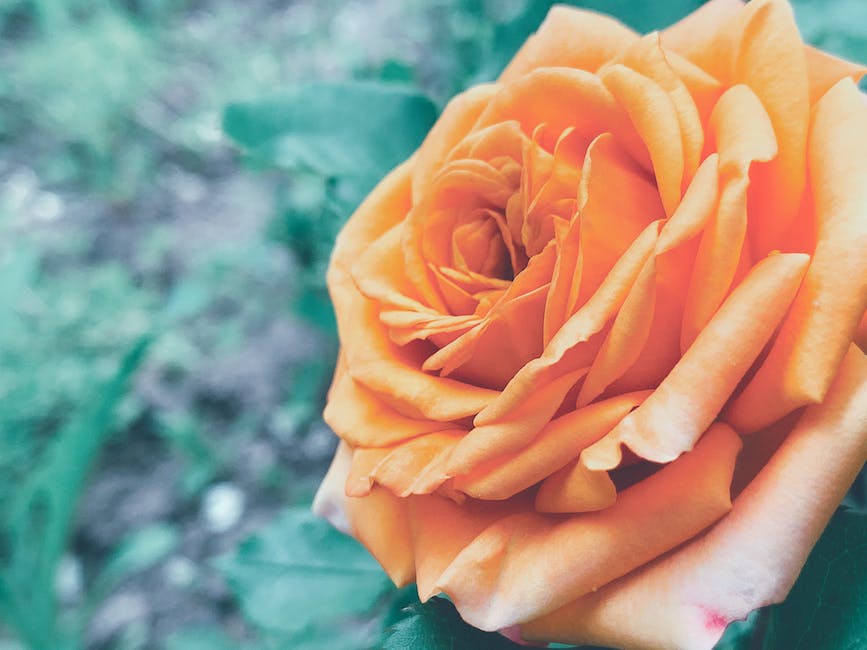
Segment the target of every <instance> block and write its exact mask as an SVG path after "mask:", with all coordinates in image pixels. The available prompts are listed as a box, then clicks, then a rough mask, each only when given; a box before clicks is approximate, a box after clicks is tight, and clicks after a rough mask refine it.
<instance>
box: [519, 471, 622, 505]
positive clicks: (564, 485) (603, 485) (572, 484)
mask: <svg viewBox="0 0 867 650" xmlns="http://www.w3.org/2000/svg"><path fill="white" fill-rule="evenodd" d="M615 501H617V488H616V487H615V486H614V482H613V481H612V480H611V479H610V478H609V476H608V472H594V471H593V470H590V469H587V468H586V467H585V466H584V465H583V464H582V463H580V462H579V461H578V459H577V458H576V459H575V460H573V461H572V462H571V463H569V464H568V465H567V466H566V467H563V468H562V469H559V470H557V471H556V472H554V473H553V474H551V476H549V477H548V478H546V479H545V480H544V481H542V484H541V485H540V486H539V491H538V492H536V501H535V504H534V505H535V508H536V511H537V512H546V513H551V514H570V513H577V512H593V511H595V510H604V509H605V508H608V507H610V506H612V505H614V502H615Z"/></svg>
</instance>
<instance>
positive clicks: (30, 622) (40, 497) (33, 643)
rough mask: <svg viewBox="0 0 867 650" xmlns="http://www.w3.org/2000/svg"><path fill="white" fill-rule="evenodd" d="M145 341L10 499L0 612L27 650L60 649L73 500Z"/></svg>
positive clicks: (0, 565)
mask: <svg viewBox="0 0 867 650" xmlns="http://www.w3.org/2000/svg"><path fill="white" fill-rule="evenodd" d="M149 343H150V337H148V336H145V337H142V338H141V339H140V340H139V341H138V342H137V343H136V345H134V346H133V348H132V349H131V350H129V351H128V352H127V354H126V356H125V357H124V359H123V361H122V362H121V364H120V366H119V368H118V370H117V372H116V373H115V375H114V376H113V377H112V378H111V379H110V380H109V381H107V382H105V383H104V384H102V385H97V386H96V387H94V388H93V393H92V395H93V399H92V401H91V403H90V404H89V405H88V408H86V409H85V410H83V411H82V412H81V413H79V414H78V416H77V417H75V418H73V419H72V420H70V421H69V422H68V423H67V424H66V426H64V427H63V428H62V429H61V430H60V431H59V432H58V433H57V436H56V438H55V439H54V440H53V441H52V444H51V447H50V448H49V450H48V452H47V453H46V458H45V462H44V464H42V465H41V466H40V467H39V468H38V469H37V470H36V471H35V472H34V473H33V474H32V475H30V477H29V480H27V482H25V483H24V484H23V485H22V486H21V487H20V489H18V490H17V491H16V493H15V497H14V500H13V502H12V504H11V506H10V509H9V513H10V514H9V515H8V521H5V522H3V525H2V527H0V614H3V615H4V617H5V618H7V619H8V620H9V621H10V622H11V623H12V624H14V625H16V628H17V632H18V633H19V634H20V635H21V637H22V638H23V639H24V640H25V641H26V642H27V644H28V645H29V646H30V648H31V650H42V649H45V650H48V649H53V648H56V647H57V643H56V639H55V638H54V634H55V630H54V625H53V624H54V614H55V603H54V589H53V586H54V574H55V570H56V568H57V563H58V561H59V559H60V556H61V554H62V553H63V550H64V548H65V546H66V540H67V535H68V533H69V527H70V524H71V523H72V517H73V515H74V513H75V506H76V503H77V501H78V496H79V495H80V493H81V490H82V488H83V487H84V484H85V479H86V477H87V474H88V470H89V469H90V466H91V465H92V464H93V461H94V459H95V458H96V456H97V454H98V452H99V450H100V449H101V447H102V444H103V442H104V441H105V438H106V436H107V434H108V433H109V432H110V431H111V429H112V425H113V421H114V413H115V409H116V408H117V406H118V405H119V403H120V401H121V399H122V398H123V397H124V395H125V394H126V391H127V386H128V383H129V381H130V378H131V377H132V375H133V373H134V372H135V370H136V369H137V368H138V366H139V365H140V363H141V361H142V359H143V358H144V354H145V351H146V350H147V347H148V345H149Z"/></svg>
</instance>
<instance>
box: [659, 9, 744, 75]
mask: <svg viewBox="0 0 867 650" xmlns="http://www.w3.org/2000/svg"><path fill="white" fill-rule="evenodd" d="M743 9H744V2H743V0H710V2H706V3H705V4H703V5H702V6H701V7H700V8H699V9H697V10H696V11H694V12H692V13H691V14H690V15H688V16H687V17H686V18H684V19H683V20H681V21H679V22H677V23H675V24H674V25H672V26H671V27H669V28H668V29H666V30H665V31H663V32H662V35H661V36H662V45H663V47H665V48H666V49H670V50H673V51H675V52H677V53H678V54H680V55H681V56H683V57H685V58H687V59H688V60H690V61H692V62H693V63H695V64H696V65H698V66H699V67H701V68H703V69H704V70H706V71H707V72H709V73H710V74H711V75H713V76H714V77H716V78H717V79H720V80H727V79H726V76H727V74H726V73H727V67H726V64H727V62H728V57H729V56H730V49H729V48H730V47H731V46H732V43H731V42H730V41H731V35H730V32H729V29H727V27H728V26H729V25H731V24H734V22H735V21H736V20H737V19H738V18H739V16H740V15H741V13H742V12H743Z"/></svg>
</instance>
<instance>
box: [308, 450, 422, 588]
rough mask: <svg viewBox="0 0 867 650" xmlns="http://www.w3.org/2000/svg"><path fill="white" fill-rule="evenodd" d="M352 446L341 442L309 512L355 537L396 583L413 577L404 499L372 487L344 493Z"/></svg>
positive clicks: (404, 581)
mask: <svg viewBox="0 0 867 650" xmlns="http://www.w3.org/2000/svg"><path fill="white" fill-rule="evenodd" d="M352 453H353V452H352V450H351V449H350V447H349V445H347V444H346V443H345V442H341V443H340V446H339V447H338V448H337V453H336V454H335V455H334V460H332V462H331V467H330V468H329V470H328V473H327V474H326V475H325V479H324V480H323V481H322V484H321V485H320V486H319V490H318V491H317V492H316V498H315V499H314V500H313V512H315V513H316V514H317V515H319V516H320V517H324V518H326V519H328V520H329V521H330V522H331V523H332V524H333V525H334V526H335V528H337V529H338V530H341V531H343V532H344V533H347V534H349V535H352V536H353V537H355V538H356V539H357V540H358V541H360V542H361V543H362V544H364V546H365V547H367V550H368V551H370V553H371V555H373V556H374V557H375V558H376V561H377V562H379V564H380V565H381V566H382V568H383V569H385V572H386V573H387V574H388V577H389V578H391V580H392V581H393V582H394V583H395V584H396V585H397V586H399V587H402V586H404V585H407V584H409V583H411V582H412V581H413V579H414V578H415V560H414V557H413V550H412V543H411V531H410V528H409V518H408V513H407V507H406V503H405V500H404V499H399V498H397V497H396V496H394V495H393V494H391V493H390V492H389V491H388V490H385V489H383V488H374V489H373V491H372V492H371V493H370V494H369V495H368V496H366V497H363V498H360V499H354V498H350V497H347V496H345V494H344V490H343V487H344V485H345V484H346V479H347V477H348V475H349V469H350V466H351V463H352Z"/></svg>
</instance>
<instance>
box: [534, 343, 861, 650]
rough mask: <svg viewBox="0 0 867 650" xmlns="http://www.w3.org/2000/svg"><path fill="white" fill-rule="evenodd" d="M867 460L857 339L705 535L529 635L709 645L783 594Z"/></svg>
mask: <svg viewBox="0 0 867 650" xmlns="http://www.w3.org/2000/svg"><path fill="white" fill-rule="evenodd" d="M865 460H867V358H865V357H864V354H863V353H862V352H861V351H860V350H859V349H858V348H856V347H855V346H852V347H851V348H850V349H849V352H848V354H847V356H846V358H845V360H844V362H843V364H842V366H841V369H840V372H839V374H838V375H837V377H836V379H835V380H834V383H833V385H832V387H831V389H830V391H829V393H828V396H827V398H826V400H825V402H823V403H822V404H819V405H816V406H811V407H808V408H807V410H806V411H805V413H804V415H803V417H802V418H801V420H800V421H799V422H798V424H797V425H796V427H795V429H794V430H793V431H792V433H791V434H790V435H789V436H788V438H787V439H786V440H785V442H784V443H783V444H782V446H781V447H780V449H779V450H778V451H777V452H776V453H775V454H774V456H773V457H772V459H771V461H770V462H769V463H768V464H767V465H766V466H765V468H764V469H763V470H762V471H761V473H760V474H759V476H758V477H757V478H756V479H755V480H754V481H753V482H752V483H751V484H750V485H749V486H748V487H747V488H746V489H745V490H744V491H743V492H742V493H741V495H740V496H739V497H738V498H737V499H736V500H735V503H734V507H733V509H732V511H731V512H730V513H729V514H728V516H726V517H725V518H724V519H723V520H722V521H720V522H719V523H718V524H717V525H716V526H715V527H714V528H713V529H711V531H710V532H709V533H708V534H707V535H706V536H705V537H703V538H701V539H698V540H696V541H694V542H692V543H690V544H689V545H687V546H685V547H683V548H682V549H681V550H679V551H677V552H675V553H673V554H672V555H670V556H668V557H666V558H663V559H661V560H659V561H657V562H656V563H654V564H653V565H650V566H648V567H646V568H644V569H642V570H640V571H637V572H636V573H634V574H632V575H630V576H628V577H626V578H624V579H623V580H620V581H618V582H616V583H613V584H611V585H609V586H608V587H605V588H603V589H600V590H599V591H597V592H596V593H594V594H592V595H588V596H586V597H584V598H580V599H578V600H576V601H575V602H573V603H571V604H569V605H567V606H566V607H563V608H562V609H560V610H559V611H557V612H554V613H553V614H551V615H550V616H546V617H544V618H541V619H539V620H536V621H533V622H531V623H528V624H526V625H524V626H523V630H522V633H523V636H524V637H525V638H527V639H531V640H532V639H544V640H546V641H551V640H557V641H562V642H567V643H594V644H596V643H598V644H603V645H617V646H621V647H629V648H635V649H636V650H638V649H643V648H648V649H649V648H654V649H656V648H658V649H663V648H667V649H670V648H679V649H682V650H709V649H710V648H712V647H713V646H714V644H715V643H716V642H717V640H719V638H720V636H721V635H722V632H723V630H724V629H725V627H726V625H727V624H728V623H729V622H730V621H733V620H737V619H742V618H744V617H745V616H746V615H747V614H748V613H749V612H750V611H751V610H753V609H755V608H757V607H761V606H763V605H767V604H770V603H776V602H780V601H782V600H783V599H784V598H785V597H786V595H787V594H788V592H789V589H790V588H791V586H792V584H793V583H794V582H795V579H796V578H797V576H798V573H799V572H800V570H801V568H802V567H803V564H804V562H805V560H806V558H807V555H808V554H809V552H810V549H811V548H812V547H813V545H814V544H815V542H816V540H817V539H818V538H819V535H820V534H821V532H822V530H823V529H824V527H825V526H826V525H827V523H828V519H830V517H831V515H832V514H833V512H834V509H835V508H836V507H837V504H838V503H839V502H840V500H841V499H842V498H843V495H844V494H845V493H846V490H847V488H848V486H849V485H850V484H851V482H852V480H853V479H854V478H855V476H856V475H857V474H858V471H859V470H860V469H861V467H862V465H863V464H864V462H865Z"/></svg>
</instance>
